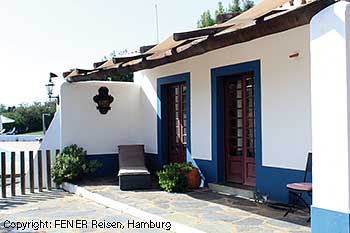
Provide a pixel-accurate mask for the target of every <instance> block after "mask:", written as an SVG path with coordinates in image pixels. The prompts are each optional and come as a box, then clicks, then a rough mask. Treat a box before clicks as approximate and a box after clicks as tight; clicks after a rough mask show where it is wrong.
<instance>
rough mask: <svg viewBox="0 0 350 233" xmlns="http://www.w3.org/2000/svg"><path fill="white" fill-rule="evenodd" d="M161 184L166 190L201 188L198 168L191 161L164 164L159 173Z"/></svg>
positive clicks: (184, 190) (182, 190) (180, 190)
mask: <svg viewBox="0 0 350 233" xmlns="http://www.w3.org/2000/svg"><path fill="white" fill-rule="evenodd" d="M157 174H158V177H159V186H160V188H161V189H163V190H165V191H166V192H180V193H183V192H186V191H187V190H188V189H196V188H199V185H200V175H199V172H198V169H197V168H195V167H194V166H193V165H192V164H191V163H172V164H167V165H164V169H163V170H162V171H160V172H158V173H157Z"/></svg>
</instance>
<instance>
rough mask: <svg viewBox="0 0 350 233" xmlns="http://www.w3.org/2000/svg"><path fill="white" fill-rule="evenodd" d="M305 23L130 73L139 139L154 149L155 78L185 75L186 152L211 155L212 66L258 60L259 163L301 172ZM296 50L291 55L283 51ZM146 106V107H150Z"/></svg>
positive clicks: (306, 88) (306, 100) (306, 86)
mask: <svg viewBox="0 0 350 233" xmlns="http://www.w3.org/2000/svg"><path fill="white" fill-rule="evenodd" d="M309 38H310V37H309V26H308V25H307V26H302V27H298V28H295V29H292V30H289V31H286V32H282V33H278V34H274V35H270V36H267V37H263V38H259V39H256V40H253V41H250V42H246V43H241V44H237V45H233V46H230V47H226V48H222V49H219V50H215V51H212V52H209V53H206V54H204V55H201V56H196V57H193V58H189V59H186V60H182V61H179V62H176V63H172V64H167V65H164V66H160V67H157V68H154V69H150V70H144V71H140V72H137V73H136V74H135V82H136V83H138V84H140V85H141V87H142V90H143V93H144V94H143V95H145V96H146V97H147V101H145V100H143V104H142V108H143V114H144V116H143V117H144V119H147V120H148V124H147V125H144V127H145V128H144V131H143V137H144V138H147V140H148V145H149V147H150V148H152V150H156V148H157V143H156V140H157V137H156V136H157V117H156V104H157V95H156V93H157V91H156V86H157V81H156V79H157V78H160V77H165V76H169V75H174V74H180V73H185V72H190V73H191V77H190V80H191V144H192V156H193V157H194V158H197V159H206V160H210V159H211V156H212V155H211V150H212V148H211V75H210V71H211V69H212V68H216V67H221V66H225V65H232V64H239V63H242V62H247V61H252V60H258V59H260V60H261V84H262V85H261V86H262V90H261V94H262V128H263V132H262V133H263V135H262V140H263V148H262V149H263V165H265V166H271V167H282V168H291V169H299V170H304V168H305V162H306V155H307V152H308V151H311V114H310V111H311V110H310V109H311V104H310V101H311V100H310V51H309V49H310V45H309V44H310V43H309ZM296 52H298V53H299V54H300V56H299V57H298V58H296V59H291V58H289V55H291V54H293V53H296ZM150 107H152V109H150Z"/></svg>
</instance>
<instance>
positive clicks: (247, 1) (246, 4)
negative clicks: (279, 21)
mask: <svg viewBox="0 0 350 233" xmlns="http://www.w3.org/2000/svg"><path fill="white" fill-rule="evenodd" d="M253 6H254V1H252V0H245V1H244V2H243V11H247V10H249V9H250V8H252V7H253Z"/></svg>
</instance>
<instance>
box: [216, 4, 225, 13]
mask: <svg viewBox="0 0 350 233" xmlns="http://www.w3.org/2000/svg"><path fill="white" fill-rule="evenodd" d="M225 12H226V10H225V8H224V5H222V2H219V3H218V9H217V10H216V11H215V16H218V15H221V14H225Z"/></svg>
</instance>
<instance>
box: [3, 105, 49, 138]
mask: <svg viewBox="0 0 350 233" xmlns="http://www.w3.org/2000/svg"><path fill="white" fill-rule="evenodd" d="M55 112H56V104H55V103H53V102H46V103H40V102H34V103H33V104H21V105H19V106H17V107H8V108H7V111H6V112H3V113H2V114H3V115H4V116H6V117H8V118H11V119H13V120H15V122H14V123H11V124H5V125H4V128H5V129H7V130H11V129H12V128H13V127H16V129H17V132H19V133H27V132H36V131H41V130H43V127H42V115H43V113H48V114H50V121H51V120H52V118H53V116H54V114H55Z"/></svg>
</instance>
